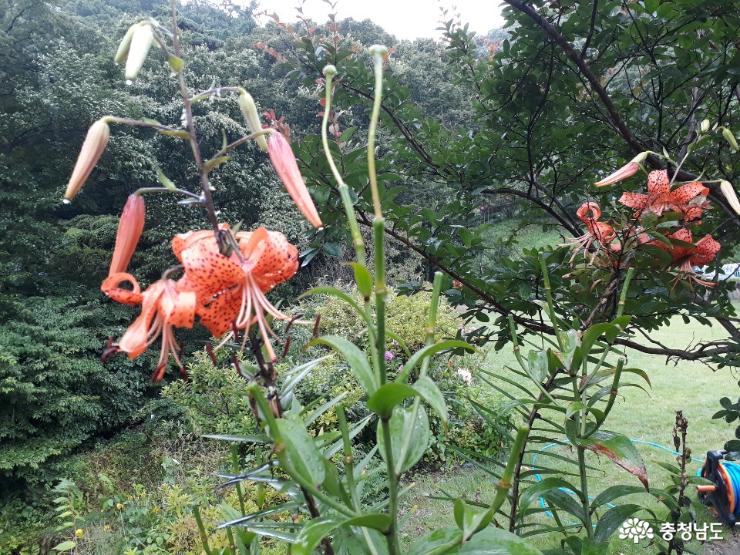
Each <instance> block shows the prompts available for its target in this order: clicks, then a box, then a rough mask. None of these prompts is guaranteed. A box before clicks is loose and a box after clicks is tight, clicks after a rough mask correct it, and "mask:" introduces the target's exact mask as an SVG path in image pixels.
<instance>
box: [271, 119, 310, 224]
mask: <svg viewBox="0 0 740 555" xmlns="http://www.w3.org/2000/svg"><path fill="white" fill-rule="evenodd" d="M267 151H268V153H269V154H270V161H271V162H272V166H273V167H274V168H275V171H276V172H277V174H278V176H279V177H280V180H281V181H282V182H283V185H285V189H286V190H287V191H288V194H289V195H290V198H292V199H293V202H295V204H296V206H297V207H298V210H300V211H301V214H303V215H304V217H305V218H306V219H307V220H308V221H309V222H310V223H311V225H313V226H314V227H316V228H321V227H324V224H322V223H321V218H320V217H319V213H318V212H317V211H316V206H314V203H313V200H311V195H310V194H309V193H308V189H307V188H306V184H305V183H304V182H303V177H302V176H301V172H300V171H299V170H298V163H297V162H296V159H295V156H294V154H293V150H292V149H291V148H290V145H289V144H288V141H286V140H285V137H283V135H282V134H281V133H277V132H275V133H271V134H270V138H269V139H268V141H267Z"/></svg>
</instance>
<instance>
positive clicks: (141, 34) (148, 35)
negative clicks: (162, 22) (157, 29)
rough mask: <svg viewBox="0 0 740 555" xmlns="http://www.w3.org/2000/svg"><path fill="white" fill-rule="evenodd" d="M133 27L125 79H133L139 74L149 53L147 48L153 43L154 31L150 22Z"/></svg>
mask: <svg viewBox="0 0 740 555" xmlns="http://www.w3.org/2000/svg"><path fill="white" fill-rule="evenodd" d="M134 27H135V29H134V32H133V34H132V35H131V44H130V46H129V50H128V57H127V58H126V70H125V73H124V74H125V76H126V80H127V81H133V80H134V79H136V76H137V75H139V71H141V68H142V67H143V65H144V61H145V60H146V57H147V55H148V54H149V49H150V48H151V47H152V44H153V43H154V31H153V29H152V26H151V24H149V23H148V22H143V23H139V24H137V25H135V26H134Z"/></svg>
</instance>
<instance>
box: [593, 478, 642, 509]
mask: <svg viewBox="0 0 740 555" xmlns="http://www.w3.org/2000/svg"><path fill="white" fill-rule="evenodd" d="M633 493H645V489H644V488H642V487H641V486H628V485H622V484H620V485H616V486H611V487H608V488H606V489H605V490H604V491H602V492H601V493H600V494H599V495H597V496H596V497H594V499H593V501H591V508H592V509H596V508H597V507H601V506H602V505H606V504H607V503H611V502H612V501H614V500H615V499H619V498H620V497H624V496H625V495H632V494H633Z"/></svg>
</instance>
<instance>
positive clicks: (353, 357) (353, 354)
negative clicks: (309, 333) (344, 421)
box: [309, 335, 378, 396]
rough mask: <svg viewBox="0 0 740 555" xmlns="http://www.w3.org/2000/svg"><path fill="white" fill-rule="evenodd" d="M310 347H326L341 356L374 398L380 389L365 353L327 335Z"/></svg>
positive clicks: (335, 336)
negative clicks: (374, 394)
mask: <svg viewBox="0 0 740 555" xmlns="http://www.w3.org/2000/svg"><path fill="white" fill-rule="evenodd" d="M309 345H326V346H327V347H331V348H332V349H334V350H335V351H337V352H338V353H339V354H341V355H342V356H343V357H344V359H345V360H346V361H347V364H349V367H350V368H351V369H352V372H353V373H354V375H355V378H357V381H358V382H360V385H361V386H362V388H363V389H364V390H365V392H366V393H367V394H368V395H370V396H372V395H373V393H375V391H376V390H377V389H378V383H377V380H376V376H375V373H374V372H373V369H372V367H371V366H370V363H369V362H368V360H367V357H366V356H365V353H363V352H362V351H361V350H360V348H359V347H358V346H357V345H355V344H354V343H352V342H351V341H348V340H347V339H345V338H344V337H339V336H337V335H325V336H323V337H319V338H318V339H314V340H313V341H311V342H310V343H309Z"/></svg>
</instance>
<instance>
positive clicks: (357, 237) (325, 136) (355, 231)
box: [321, 66, 366, 266]
mask: <svg viewBox="0 0 740 555" xmlns="http://www.w3.org/2000/svg"><path fill="white" fill-rule="evenodd" d="M336 72H337V70H336V68H335V67H334V66H326V67H325V68H324V77H325V78H326V91H325V93H324V99H325V101H326V102H325V104H324V117H323V119H322V120H321V144H322V145H323V147H324V154H325V155H326V161H327V163H328V164H329V168H330V169H331V173H332V175H333V176H334V180H335V181H336V182H337V188H338V189H339V197H340V198H341V199H342V205H343V206H344V213H345V214H346V216H347V224H348V225H349V232H350V235H351V236H352V246H353V247H354V248H355V256H356V257H357V262H359V263H360V264H362V265H363V266H365V265H366V262H365V243H364V242H363V240H362V234H361V233H360V224H358V223H357V215H356V214H355V207H354V204H353V203H352V199H351V198H350V196H349V188H348V187H347V184H346V183H345V182H344V179H342V176H341V175H340V173H339V170H338V169H337V166H336V164H335V163H334V158H333V157H332V155H331V150H329V133H328V128H329V113H330V112H331V100H332V95H331V92H332V80H333V78H334V75H335V74H336Z"/></svg>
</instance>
